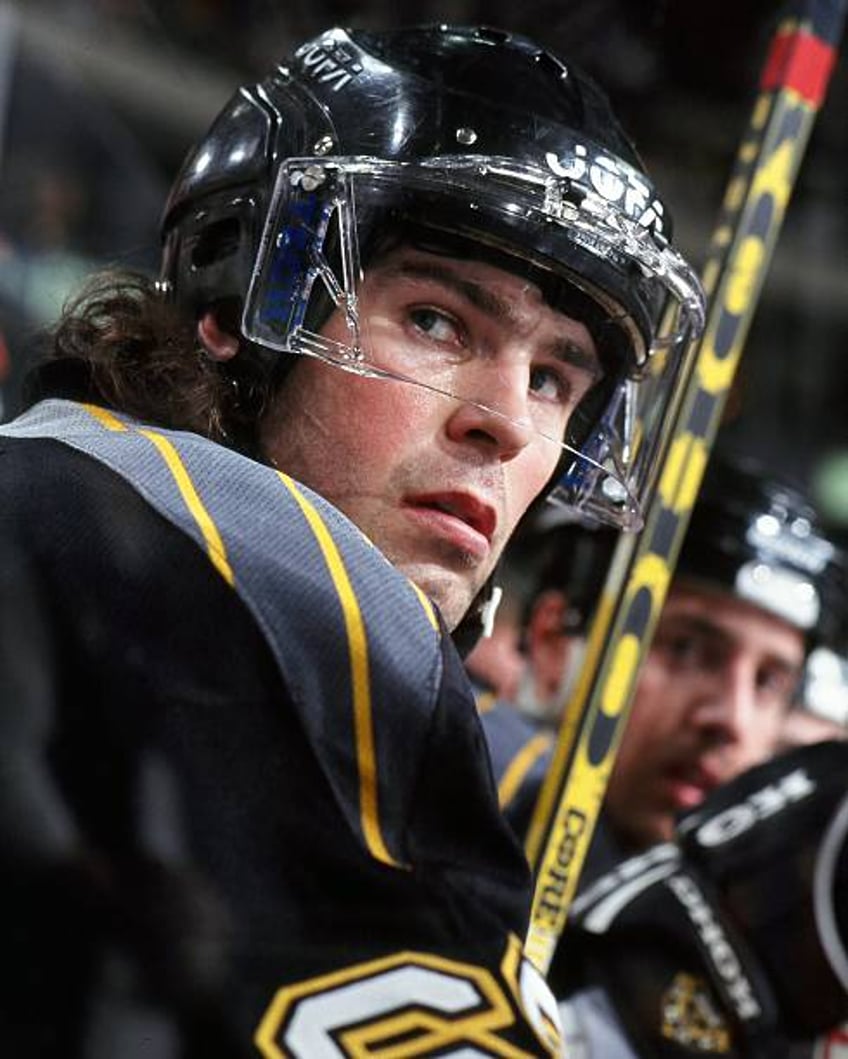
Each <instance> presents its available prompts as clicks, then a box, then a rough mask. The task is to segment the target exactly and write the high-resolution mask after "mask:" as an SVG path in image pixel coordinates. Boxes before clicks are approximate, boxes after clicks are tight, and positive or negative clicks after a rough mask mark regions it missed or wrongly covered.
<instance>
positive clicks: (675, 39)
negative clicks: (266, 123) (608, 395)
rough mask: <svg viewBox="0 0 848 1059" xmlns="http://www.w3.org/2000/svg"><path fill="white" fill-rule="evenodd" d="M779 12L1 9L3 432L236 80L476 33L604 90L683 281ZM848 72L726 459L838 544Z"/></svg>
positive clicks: (253, 1) (738, 399)
mask: <svg viewBox="0 0 848 1059" xmlns="http://www.w3.org/2000/svg"><path fill="white" fill-rule="evenodd" d="M776 10H777V5H776V4H775V2H774V0H713V2H711V3H704V2H701V3H698V2H693V0H523V2H521V3H518V2H516V0H485V2H477V3H475V2H473V0H453V2H450V0H442V2H440V3H439V2H435V0H419V3H417V4H416V5H414V9H413V8H412V7H410V8H409V9H407V8H406V7H404V9H403V12H402V11H401V5H399V4H397V3H389V2H388V0H361V2H359V3H357V4H353V3H345V2H342V0H287V2H285V3H281V2H273V0H0V401H2V405H0V418H7V417H9V416H10V415H12V414H13V412H14V410H15V408H16V406H17V401H18V395H19V385H20V378H21V374H22V372H23V370H24V369H25V367H26V364H27V363H28V362H29V361H30V360H31V359H32V357H34V356H36V355H37V352H38V350H39V348H40V346H41V344H42V342H43V338H42V337H41V333H42V332H43V329H44V328H45V326H46V325H48V324H49V323H50V321H51V320H52V319H53V318H54V317H55V316H56V314H57V312H58V311H59V308H60V306H61V304H62V301H63V299H64V298H65V297H66V295H67V294H68V292H69V291H71V290H72V289H74V288H75V286H76V285H77V284H78V282H79V281H80V279H81V278H83V277H84V276H85V275H86V274H87V273H88V272H90V271H91V270H93V269H95V268H97V267H100V266H103V265H115V264H117V265H129V266H133V267H139V268H142V269H153V268H155V263H156V260H157V254H158V237H157V223H158V218H159V212H160V209H161V206H162V203H163V201H164V197H165V195H166V193H167V188H168V185H169V181H170V178H171V176H172V175H173V174H174V172H175V170H176V168H177V166H178V165H179V162H180V159H181V157H182V155H183V153H184V151H185V149H186V148H187V146H188V145H189V144H190V143H191V141H192V140H193V139H194V138H195V137H196V136H197V135H198V134H200V133H201V132H202V131H203V130H204V128H205V127H206V125H207V124H208V122H209V121H210V119H211V118H212V116H213V115H214V114H215V113H216V111H217V110H218V108H219V107H220V106H221V105H222V103H223V102H224V101H225V100H226V98H227V97H228V96H229V94H230V92H231V91H232V89H233V88H234V86H235V85H236V84H237V83H238V82H239V81H241V80H244V79H245V78H248V77H250V76H253V75H258V74H261V73H263V72H264V71H265V70H266V69H267V68H268V67H269V66H270V65H272V64H273V63H274V62H276V61H277V60H278V59H280V58H281V57H282V56H283V55H284V54H285V53H286V52H287V50H288V49H289V47H290V46H291V45H292V44H294V43H296V42H298V41H299V40H301V39H303V38H304V37H306V36H309V35H311V34H312V33H314V32H317V31H319V30H321V29H324V28H326V27H327V26H329V25H332V24H348V25H363V26H368V27H380V26H388V25H392V24H397V23H398V22H399V21H400V20H401V19H403V20H404V21H410V20H412V19H414V20H415V21H461V22H483V23H487V24H490V25H496V26H500V27H502V28H505V29H511V30H516V31H521V32H526V33H528V34H530V35H531V36H534V37H535V38H537V39H538V40H539V41H540V42H542V43H544V44H546V45H548V46H549V47H551V48H552V49H554V50H555V51H559V52H561V53H562V54H563V55H564V56H565V57H567V58H570V59H571V60H572V61H575V62H577V63H579V64H580V65H582V66H583V67H584V68H585V69H587V70H588V71H589V72H591V73H594V74H596V75H597V76H598V78H599V80H601V81H602V83H603V84H604V85H605V87H606V88H607V90H608V91H609V92H610V94H611V96H612V97H613V101H614V104H615V106H616V108H617V109H618V111H619V112H620V114H621V115H622V117H623V119H624V122H625V125H626V126H627V127H628V129H630V130H631V131H632V132H633V134H634V136H635V139H636V144H637V147H638V149H639V150H640V153H641V154H642V156H643V158H644V159H645V161H646V163H647V165H648V168H649V169H650V170H651V171H652V173H653V175H654V177H655V179H656V182H657V183H658V185H659V186H660V188H661V189H662V190H663V192H664V195H665V197H666V198H667V200H668V201H670V203H671V205H672V209H673V213H674V217H675V224H676V229H677V232H678V238H679V243H680V245H681V247H682V249H683V250H684V252H685V253H686V254H687V255H688V256H689V257H690V259H692V260H693V261H694V262H695V263H696V264H700V263H701V262H702V261H703V258H704V255H705V252H706V245H707V240H708V236H709V233H710V230H711V227H712V225H713V222H714V220H715V217H716V215H717V211H718V206H719V202H720V198H721V195H722V192H723V190H724V184H725V181H726V178H727V175H728V173H729V170H730V166H731V163H732V160H733V157H734V155H735V152H736V149H737V146H738V143H739V139H740V136H741V134H742V133H743V131H744V129H745V125H746V122H747V119H748V115H749V111H750V107H751V103H752V100H753V98H754V91H755V84H756V78H757V75H758V72H759V69H760V65H761V63H762V60H763V57H764V54H765V50H766V48H767V44H768V40H769V37H770V34H771V32H772V30H773V28H774V19H775V14H776ZM846 247H848V59H846V56H845V54H844V50H843V54H842V55H841V56H840V59H839V62H838V65H837V69H836V71H835V74H834V77H833V79H832V82H831V87H830V92H829V95H828V99H827V100H826V103H825V106H824V108H823V111H822V113H821V115H820V116H819V119H818V121H817V123H816V126H815V129H814V132H813V136H812V140H811V143H810V146H809V148H808V150H807V153H806V156H805V159H804V163H803V166H802V170H801V173H800V176H799V180H798V183H797V185H796V190H795V194H794V197H793V200H792V202H791V203H790V206H789V210H788V214H787V219H786V222H785V224H784V228H783V232H782V235H781V239H780V242H779V245H778V248H777V253H776V257H775V260H774V262H773V265H772V268H771V272H770V274H769V278H768V282H767V285H766V288H765V290H764V293H763V297H762V300H761V302H760V306H759V309H758V312H757V316H756V318H755V321H754V325H753V328H752V331H751V333H750V336H749V340H748V344H747V349H746V352H745V354H744V356H743V359H742V367H741V369H740V376H739V378H738V381H737V385H736V387H735V389H734V393H733V395H732V398H731V401H730V402H729V405H728V410H727V415H726V420H727V422H726V424H725V426H724V427H723V428H722V433H721V436H720V441H722V442H728V443H733V444H735V445H738V446H744V447H745V448H747V449H749V450H751V451H753V452H755V453H759V454H761V455H763V456H764V457H765V458H766V459H767V460H768V461H770V462H772V463H773V464H774V465H775V466H779V467H782V468H784V469H785V470H786V471H787V472H788V473H789V474H791V475H793V476H795V477H797V478H799V479H801V481H802V482H806V483H807V484H808V485H809V486H810V487H811V488H812V489H813V491H814V492H815V494H816V496H817V498H818V500H819V502H820V503H821V504H822V506H823V507H824V509H825V511H826V513H827V514H828V516H829V517H830V518H831V520H832V521H833V522H834V523H835V524H836V525H839V526H841V527H842V528H848V414H846V408H848V369H847V368H846V358H848V253H846Z"/></svg>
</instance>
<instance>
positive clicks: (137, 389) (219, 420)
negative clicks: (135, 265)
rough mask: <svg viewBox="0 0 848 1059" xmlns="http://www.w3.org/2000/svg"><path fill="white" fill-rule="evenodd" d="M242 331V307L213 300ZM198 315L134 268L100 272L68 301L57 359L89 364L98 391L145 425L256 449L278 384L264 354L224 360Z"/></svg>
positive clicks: (56, 342) (225, 321) (57, 336)
mask: <svg viewBox="0 0 848 1059" xmlns="http://www.w3.org/2000/svg"><path fill="white" fill-rule="evenodd" d="M215 310H216V315H218V317H219V321H220V322H221V325H222V326H223V327H225V328H226V329H232V330H233V332H234V333H238V327H237V323H236V312H235V307H233V306H230V305H226V304H223V303H222V304H220V305H218V306H216V307H215ZM195 327H196V323H195V321H194V320H193V319H192V318H191V317H190V316H188V315H187V314H186V313H185V311H184V310H183V309H181V308H180V307H179V306H177V305H175V304H174V303H172V302H171V301H169V300H168V299H167V298H166V297H164V296H163V294H162V292H161V291H160V289H159V288H158V287H157V285H156V283H155V281H154V280H153V279H151V278H150V277H148V276H145V275H143V274H141V273H135V272H113V271H106V272H102V273H99V274H97V275H96V276H94V277H93V278H92V279H91V280H89V282H88V283H87V284H86V285H85V286H84V287H83V289H82V290H81V291H80V293H79V294H78V295H76V296H75V297H74V298H73V299H72V300H71V301H70V302H69V303H68V304H67V305H66V306H65V308H64V311H63V313H62V316H61V317H60V319H59V321H58V323H57V324H56V326H55V328H54V329H53V332H52V349H51V359H61V358H73V359H74V360H77V361H80V362H82V363H84V364H85V365H86V366H87V368H88V370H89V375H90V380H91V384H92V386H93V388H94V391H95V393H96V394H97V395H98V396H99V397H100V398H101V399H102V400H103V401H104V402H105V403H106V404H107V405H109V406H111V407H114V408H119V409H121V410H122V411H124V412H127V413H128V414H129V415H131V416H134V417H136V418H138V419H142V420H144V421H145V422H152V423H157V424H158V425H160V426H164V427H170V428H173V429H178V430H190V431H193V432H194V433H197V434H202V435H204V436H205V437H208V438H211V439H212V440H213V441H217V442H219V443H222V444H226V445H229V446H231V447H234V448H239V449H243V450H246V451H250V452H255V451H256V448H257V441H256V435H257V425H258V420H259V417H260V415H261V412H262V409H263V408H264V406H265V404H266V402H267V399H268V396H269V394H270V392H271V389H272V379H271V371H270V369H269V367H268V364H267V360H266V359H265V358H262V357H252V356H241V355H240V356H238V357H236V358H234V360H233V361H231V362H229V363H227V364H219V363H216V362H215V361H213V360H211V359H210V358H209V357H208V356H207V355H206V352H205V351H204V349H203V348H202V346H201V345H200V343H199V342H198V340H197V337H196V334H195Z"/></svg>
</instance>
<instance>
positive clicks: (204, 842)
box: [0, 400, 558, 1059]
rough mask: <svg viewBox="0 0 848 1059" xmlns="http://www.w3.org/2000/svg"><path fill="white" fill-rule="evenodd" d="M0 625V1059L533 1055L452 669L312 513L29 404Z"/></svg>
mask: <svg viewBox="0 0 848 1059" xmlns="http://www.w3.org/2000/svg"><path fill="white" fill-rule="evenodd" d="M0 634H2V635H1V636H0V642H1V643H2V646H0V735H2V739H0V745H2V765H3V768H2V780H0V842H2V850H3V861H4V867H3V874H2V882H0V886H2V889H3V900H2V901H0V916H2V920H3V922H2V937H3V939H4V960H3V964H4V970H3V976H4V987H3V1000H2V1008H3V1012H2V1016H0V1018H2V1021H0V1044H2V1052H3V1054H4V1055H6V1054H8V1055H16V1056H37V1057H39V1059H42V1057H43V1059H48V1057H52V1056H54V1055H55V1056H59V1055H61V1056H62V1057H63V1059H77V1057H80V1059H105V1057H109V1059H111V1057H121V1059H126V1057H128V1056H136V1055H139V1056H141V1055H151V1056H155V1057H156V1059H171V1057H174V1059H177V1057H179V1059H189V1057H194V1056H198V1057H199V1056H203V1057H204V1059H212V1057H218V1056H220V1057H227V1059H229V1057H240V1056H248V1055H257V1054H261V1055H263V1056H266V1057H274V1059H281V1057H283V1056H292V1057H308V1059H313V1057H319V1056H327V1057H330V1056H347V1055H365V1054H368V1055H373V1056H386V1057H388V1056H402V1055H406V1054H409V1055H415V1056H419V1055H421V1056H425V1055H446V1054H462V1055H464V1056H466V1055H467V1056H477V1055H480V1056H515V1057H521V1056H534V1055H542V1056H545V1055H550V1054H555V1053H556V1050H557V1047H558V1042H557V1033H556V1013H555V1008H554V1007H553V1004H552V1001H551V998H550V995H549V993H547V990H546V988H545V986H544V983H543V982H542V981H541V979H540V978H539V976H538V975H536V974H535V972H533V971H532V969H531V968H530V967H529V965H527V964H526V962H525V961H523V960H522V958H521V951H520V948H521V947H520V943H519V938H520V937H521V936H522V934H523V931H524V929H525V926H526V916H527V911H528V906H529V896H530V894H529V879H528V872H527V867H526V864H525V862H524V859H523V856H522V854H521V850H520V847H519V846H518V844H517V843H516V842H515V840H514V839H513V837H512V835H511V833H510V831H509V829H508V828H507V826H506V825H505V824H504V823H503V821H502V819H501V817H500V814H499V811H498V806H497V799H496V793H495V788H494V784H493V781H492V777H491V769H490V766H489V761H488V756H487V752H486V748H485V744H484V741H483V739H482V736H481V733H480V727H479V723H478V720H477V717H476V714H475V710H474V706H473V701H472V697H471V694H470V690H469V687H468V683H467V679H466V677H465V674H464V671H463V669H462V666H461V662H460V660H459V658H458V656H457V654H456V652H455V651H454V649H453V646H452V644H451V642H450V638H449V637H448V636H446V635H444V634H443V631H442V629H441V627H440V624H439V620H438V616H437V614H436V613H435V611H434V610H433V608H432V606H431V605H430V604H429V602H428V601H427V600H426V599H425V598H424V597H423V596H422V595H421V593H420V592H419V591H418V590H417V589H416V588H415V587H414V586H413V585H412V584H411V583H410V582H409V581H408V580H407V579H406V578H404V577H403V576H402V575H400V574H399V573H398V572H397V571H396V570H394V568H393V567H391V566H390V564H388V563H387V562H386V560H385V559H384V558H383V556H382V555H381V554H380V553H379V551H378V550H377V549H375V548H374V547H373V546H372V545H371V544H370V543H369V542H368V541H367V540H366V539H365V538H364V537H363V535H362V534H361V533H360V532H359V530H358V529H357V528H356V527H355V526H354V525H353V524H351V523H350V522H349V521H348V520H347V519H345V518H344V517H343V516H342V515H341V514H340V513H339V512H338V511H337V510H336V509H334V508H332V507H331V506H330V505H328V504H326V503H325V502H324V501H323V500H322V499H321V498H320V497H318V496H316V495H315V494H313V493H310V492H309V490H307V489H305V488H304V487H303V486H301V485H299V484H298V483H296V482H293V481H292V480H291V479H288V478H287V477H286V476H285V475H282V474H279V473H278V472H276V471H274V470H273V469H271V468H268V467H264V466H262V465H260V464H257V463H255V462H254V461H252V460H249V459H247V458H246V457H244V456H241V455H239V454H237V453H235V452H232V451H230V450H227V449H224V448H222V447H220V446H217V445H214V444H212V443H210V442H208V441H207V440H205V439H202V438H200V437H197V436H195V435H191V434H186V433H181V432H174V431H167V430H162V429H159V428H153V427H148V426H144V425H142V424H139V423H136V422H133V421H132V420H130V419H128V418H127V417H124V416H121V415H118V414H116V413H115V412H113V411H110V410H108V409H105V408H102V407H99V406H96V405H89V404H85V403H81V402H78V401H63V400H49V401H45V402H41V403H39V404H37V405H35V406H34V407H33V408H32V409H31V410H30V411H29V412H28V413H27V414H26V415H25V416H23V417H21V418H20V419H19V420H17V421H15V423H14V424H11V425H7V426H4V427H0Z"/></svg>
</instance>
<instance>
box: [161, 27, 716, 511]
mask: <svg viewBox="0 0 848 1059" xmlns="http://www.w3.org/2000/svg"><path fill="white" fill-rule="evenodd" d="M163 234H164V239H165V254H164V260H163V275H162V278H163V281H164V282H165V283H166V284H167V285H168V286H169V287H170V289H171V290H172V291H173V294H174V296H175V297H176V298H177V299H178V300H179V301H180V302H182V303H183V304H185V305H186V306H188V307H190V308H191V309H192V310H193V311H195V312H197V311H199V310H200V308H201V307H206V306H209V305H212V304H216V303H222V302H227V301H229V300H232V299H235V300H237V301H238V303H239V307H240V310H241V314H242V315H241V326H242V331H243V333H244V335H245V337H247V338H248V339H249V340H250V341H251V343H252V344H253V348H254V355H256V356H259V355H262V352H261V351H268V350H271V351H277V352H284V353H300V354H306V355H311V356H317V357H320V358H322V359H324V360H326V361H329V362H332V363H335V364H337V365H339V366H340V367H342V368H345V369H346V370H350V371H357V372H360V373H363V374H368V375H372V376H377V377H380V376H382V377H390V378H395V379H397V378H399V377H401V376H399V375H398V373H397V372H396V371H394V370H392V368H391V367H390V366H388V365H386V364H383V363H381V362H380V361H379V359H378V357H379V354H378V353H376V352H375V351H374V350H373V349H371V348H369V343H368V335H367V326H366V323H365V321H362V320H360V318H359V313H358V302H357V297H358V290H359V283H360V280H361V276H362V270H363V268H367V266H368V263H369V261H370V260H373V259H374V257H375V256H376V255H378V254H379V253H380V252H381V250H382V249H383V248H384V247H385V245H386V243H387V240H391V239H394V240H395V243H396V244H397V242H401V241H402V242H407V241H409V242H412V243H413V244H420V245H421V246H422V247H424V248H426V249H430V250H435V252H443V253H447V254H454V255H456V256H473V257H475V258H479V259H482V260H486V261H490V262H492V263H494V264H497V265H499V266H501V267H505V268H507V269H508V270H509V271H512V272H518V273H519V274H522V275H526V276H527V277H528V278H529V279H531V280H532V281H533V282H535V283H537V284H538V286H539V287H540V289H541V290H542V292H543V294H544V295H545V297H546V300H547V301H548V302H549V303H550V304H551V305H553V306H554V307H555V308H557V309H561V310H562V311H563V312H566V313H567V314H568V315H570V316H573V317H576V318H578V319H580V320H581V321H582V322H583V323H584V324H585V325H586V326H587V327H588V328H589V330H590V332H591V333H592V336H593V338H594V341H595V344H596V346H597V348H598V350H599V354H600V357H601V361H602V364H603V367H604V378H603V379H602V380H601V381H600V382H599V383H598V384H596V386H595V387H593V389H592V391H590V393H589V395H588V396H587V397H586V398H585V399H584V401H583V402H582V404H581V406H580V407H579V408H578V409H577V412H576V413H575V415H574V416H573V417H572V424H571V426H570V429H569V436H568V438H566V439H560V438H557V439H552V440H554V442H555V443H556V444H558V445H559V444H562V446H563V459H562V461H561V463H560V468H559V471H558V473H557V475H556V478H555V479H554V480H553V481H552V483H551V487H550V493H551V496H552V497H553V498H555V499H559V500H561V501H564V502H565V503H567V504H568V505H570V506H572V507H575V508H577V509H578V510H580V511H581V512H582V514H583V515H584V516H588V517H592V518H597V519H600V520H605V521H609V522H612V523H613V524H615V525H619V526H624V527H628V528H629V527H633V526H638V525H639V522H640V512H639V501H640V495H641V494H642V492H643V491H644V490H646V489H648V488H650V486H651V485H652V481H651V474H652V473H653V470H654V469H655V464H656V461H655V460H653V459H652V457H653V455H654V454H655V451H656V444H657V438H658V435H659V426H660V424H661V423H662V419H663V413H664V410H665V408H666V403H667V400H668V399H669V396H670V392H671V385H670V384H671V383H672V382H673V380H674V378H675V377H676V375H677V373H678V369H679V365H680V360H681V357H682V352H683V351H684V350H685V349H686V348H687V346H688V344H689V339H690V338H691V336H692V334H693V333H694V332H695V331H697V330H698V329H699V328H700V326H701V323H702V318H703V296H702V292H701V289H700V285H699V283H698V281H697V279H696V278H695V276H694V275H693V273H692V272H691V270H690V269H689V267H688V266H687V265H686V263H685V262H684V261H683V260H682V258H681V257H680V256H679V255H678V254H677V253H676V252H675V251H674V250H673V249H672V248H671V245H670V235H671V222H670V218H669V215H668V210H667V208H666V207H665V205H664V204H663V203H662V202H661V200H660V199H659V197H658V196H657V194H656V192H655V190H654V188H653V186H652V184H651V182H650V180H649V178H648V177H647V175H646V174H645V172H644V170H643V167H642V165H641V163H640V160H639V158H638V157H637V155H636V154H635V152H634V150H633V148H632V146H631V144H630V142H629V141H628V139H627V138H626V136H625V134H624V133H623V131H622V129H621V128H620V126H619V124H618V122H617V121H616V119H615V117H614V115H613V114H612V112H611V110H610V106H609V103H608V101H607V99H606V97H605V96H604V95H603V93H602V92H601V91H600V90H599V89H598V88H597V86H595V85H594V84H593V83H592V82H591V81H590V80H589V79H588V78H587V77H585V76H584V75H583V74H581V73H580V72H579V71H578V70H576V69H574V68H573V67H570V66H565V65H564V64H563V63H562V62H561V61H560V60H558V59H557V58H555V57H554V56H553V55H551V54H550V53H549V52H547V51H545V50H543V49H542V48H540V47H539V46H538V45H536V44H534V43H532V42H531V41H529V40H527V39H525V38H522V37H519V36H515V35H510V34H506V33H502V32H499V31H495V30H490V29H482V28H476V29H475V28H452V27H444V26H433V27H417V28H411V29H398V30H389V31H385V32H379V33H369V32H364V31H359V30H342V29H333V30H330V31H329V32H327V33H325V34H323V35H321V36H319V37H317V38H315V39H314V40H311V41H309V42H307V43H306V44H304V45H303V46H301V47H300V48H299V49H298V50H297V51H296V52H295V54H294V56H293V57H292V59H291V60H290V62H288V63H287V64H286V65H285V66H281V67H279V68H278V69H277V70H275V71H274V73H272V74H271V75H270V76H269V77H267V78H266V79H265V80H263V81H262V82H261V83H259V84H255V85H250V86H245V87H242V88H241V89H239V91H238V92H237V93H236V95H235V96H234V97H233V98H232V100H231V101H230V102H229V103H228V104H227V106H226V107H225V108H224V110H223V111H222V113H221V114H220V116H219V117H218V119H217V120H216V121H215V123H214V124H213V126H212V128H211V129H210V131H209V132H208V134H207V135H206V137H205V138H204V139H203V140H202V141H201V142H200V143H199V145H198V146H197V147H196V148H195V149H194V151H193V152H192V153H191V154H190V155H189V157H188V159H187V160H186V163H185V165H184V167H183V169H182V171H181V173H180V175H179V177H178V179H177V181H176V184H175V186H174V188H173V191H172V194H171V196H170V199H169V202H168V205H167V207H166V211H165V216H164V221H163ZM334 309H337V310H340V311H341V312H342V313H343V314H344V318H345V319H346V321H347V325H348V335H349V341H348V342H345V343H334V342H331V341H329V340H328V339H327V338H325V337H323V336H322V335H321V334H320V327H321V324H322V323H323V321H324V320H325V319H326V317H327V315H328V314H329V313H330V312H331V311H333V310H334ZM277 360H278V361H279V358H277ZM403 379H404V380H405V381H408V382H413V383H416V384H418V385H424V386H429V388H432V382H431V381H428V379H427V377H426V373H425V370H424V369H420V374H419V375H418V376H417V377H412V376H409V375H405V376H403ZM448 396H449V397H453V398H459V399H462V400H468V399H469V397H470V399H473V398H474V395H466V394H462V395H450V394H449V395H448ZM495 411H496V412H497V410H496V409H495Z"/></svg>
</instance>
